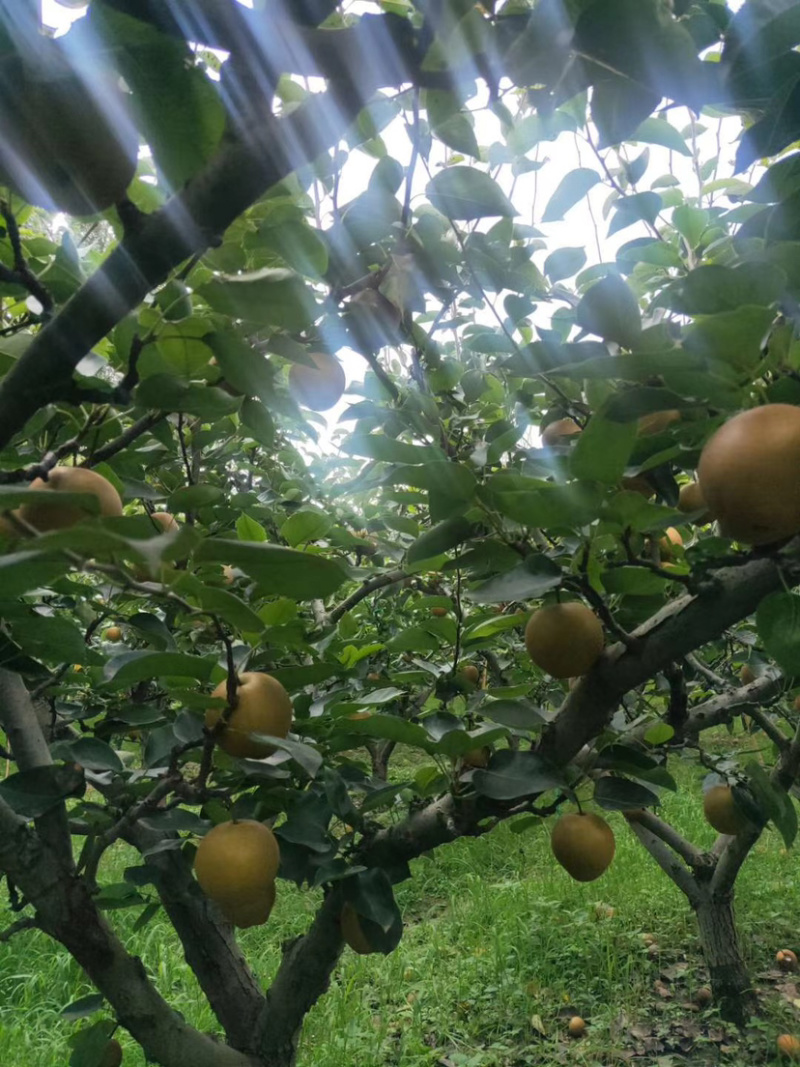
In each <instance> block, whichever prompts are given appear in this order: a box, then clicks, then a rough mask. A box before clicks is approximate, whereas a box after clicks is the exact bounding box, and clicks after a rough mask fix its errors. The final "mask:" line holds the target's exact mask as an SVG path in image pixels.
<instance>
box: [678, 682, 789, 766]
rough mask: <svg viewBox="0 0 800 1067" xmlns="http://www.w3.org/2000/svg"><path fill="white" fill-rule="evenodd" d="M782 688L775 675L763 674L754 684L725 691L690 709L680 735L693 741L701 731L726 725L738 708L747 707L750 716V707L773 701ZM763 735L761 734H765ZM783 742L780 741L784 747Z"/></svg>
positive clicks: (750, 683)
mask: <svg viewBox="0 0 800 1067" xmlns="http://www.w3.org/2000/svg"><path fill="white" fill-rule="evenodd" d="M782 687H783V678H782V677H781V675H780V673H779V672H778V671H774V670H769V671H765V672H764V674H763V675H762V676H761V677H760V678H756V680H755V681H754V682H749V683H748V684H747V685H743V686H740V687H739V688H738V689H728V690H726V691H725V692H724V693H721V694H720V695H719V696H715V697H712V698H711V699H710V700H706V701H704V702H703V703H702V704H698V705H697V706H696V707H694V708H692V710H691V712H690V714H689V717H688V719H687V720H686V726H685V728H684V733H685V734H686V736H687V737H690V738H696V737H697V735H698V734H699V733H700V732H701V731H703V730H708V729H709V727H711V726H719V725H720V723H724V722H729V721H730V719H731V718H732V717H733V715H734V714H735V713H736V712H737V711H738V710H739V709H740V708H744V707H750V708H751V712H750V714H753V710H752V707H753V706H754V705H758V704H762V703H764V702H765V701H768V700H771V699H773V698H774V697H776V696H777V695H778V694H779V693H780V691H781V689H782ZM767 732H768V731H767V730H765V733H767ZM781 737H783V735H781ZM786 740H787V739H786V738H783V741H784V743H786ZM778 747H780V745H779V746H778Z"/></svg>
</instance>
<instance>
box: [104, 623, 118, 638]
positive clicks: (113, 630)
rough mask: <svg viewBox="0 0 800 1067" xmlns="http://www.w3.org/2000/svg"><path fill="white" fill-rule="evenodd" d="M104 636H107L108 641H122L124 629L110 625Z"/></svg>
mask: <svg viewBox="0 0 800 1067" xmlns="http://www.w3.org/2000/svg"><path fill="white" fill-rule="evenodd" d="M103 637H105V639H106V641H121V640H122V630H120V628H119V626H109V628H108V629H107V630H106V632H105V633H104V634H103Z"/></svg>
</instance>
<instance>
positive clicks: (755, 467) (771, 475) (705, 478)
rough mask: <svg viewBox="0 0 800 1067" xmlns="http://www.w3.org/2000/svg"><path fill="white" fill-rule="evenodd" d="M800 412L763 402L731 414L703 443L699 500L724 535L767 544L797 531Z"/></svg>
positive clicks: (751, 542)
mask: <svg viewBox="0 0 800 1067" xmlns="http://www.w3.org/2000/svg"><path fill="white" fill-rule="evenodd" d="M799 466H800V408H798V407H794V406H793V405H791V404H765V405H764V406H763V407H759V408H753V409H751V410H750V411H743V412H741V413H740V414H738V415H734V417H733V418H732V419H729V420H728V421H727V422H726V423H724V424H723V425H722V426H721V427H720V428H719V429H718V430H717V432H716V433H715V434H714V435H713V436H712V437H711V438H710V439H709V440H708V441H707V442H706V445H705V447H704V448H703V451H702V454H701V456H700V462H699V464H698V467H697V474H698V480H699V482H700V487H701V492H702V494H703V497H704V499H705V501H706V503H707V505H708V507H709V509H710V511H711V512H712V514H713V515H714V516H715V518H716V520H717V522H718V523H719V526H720V530H721V531H722V533H723V534H725V536H726V537H730V538H733V539H735V540H737V541H741V542H743V543H744V544H748V545H765V544H770V543H772V542H773V541H780V540H782V539H783V538H786V537H791V536H792V535H793V534H796V533H797V532H798V530H800V479H798V477H797V470H798V467H799Z"/></svg>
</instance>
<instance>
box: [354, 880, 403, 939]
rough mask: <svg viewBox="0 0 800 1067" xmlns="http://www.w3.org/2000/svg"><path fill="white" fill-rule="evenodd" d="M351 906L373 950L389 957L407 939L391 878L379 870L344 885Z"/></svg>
mask: <svg viewBox="0 0 800 1067" xmlns="http://www.w3.org/2000/svg"><path fill="white" fill-rule="evenodd" d="M342 891H343V895H344V898H345V900H346V901H347V903H348V904H349V905H350V906H351V907H352V908H354V909H355V911H356V912H358V921H359V926H360V927H361V930H362V932H363V934H364V936H365V937H366V939H367V941H368V942H369V944H370V945H371V947H373V948H375V949H376V950H377V951H378V952H381V953H383V955H388V954H389V953H390V952H392V951H393V949H395V948H396V947H397V945H398V944H399V943H400V939H401V938H402V936H403V920H402V916H401V915H400V910H399V908H398V907H397V903H396V901H395V899H394V892H393V891H392V884H391V881H390V879H389V876H388V874H387V873H386V871H384V870H380V869H379V868H372V869H371V870H367V871H360V872H359V873H358V874H356V875H354V876H353V877H352V878H346V879H344V881H343V882H342Z"/></svg>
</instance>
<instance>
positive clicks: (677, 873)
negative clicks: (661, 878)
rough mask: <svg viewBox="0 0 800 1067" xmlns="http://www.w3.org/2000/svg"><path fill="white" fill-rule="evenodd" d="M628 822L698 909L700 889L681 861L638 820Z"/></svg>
mask: <svg viewBox="0 0 800 1067" xmlns="http://www.w3.org/2000/svg"><path fill="white" fill-rule="evenodd" d="M627 821H628V825H629V826H630V828H631V830H633V832H634V833H635V834H636V836H637V837H638V839H639V841H640V842H641V843H642V845H644V847H645V848H646V849H647V851H648V852H649V853H650V855H651V856H652V857H653V859H654V860H655V861H656V863H657V864H658V865H659V867H660V868H661V870H662V871H663V872H664V874H666V875H667V877H668V878H669V879H670V880H671V881H672V882H674V884H675V885H676V886H677V887H678V889H680V891H681V892H682V893H683V894H684V895H685V896H686V898H687V899H688V901H689V903H690V904H691V905H692V907H696V906H697V905H698V904H699V903H700V900H701V892H700V888H699V886H698V885H697V882H696V881H695V879H694V878H693V877H692V875H691V873H690V872H689V871H688V870H687V869H686V867H684V865H683V864H682V863H681V861H680V859H679V858H678V857H677V856H676V855H675V853H674V852H673V851H672V850H671V849H670V848H668V847H667V846H666V844H665V843H664V842H663V841H661V840H660V839H659V838H658V837H656V835H655V834H654V833H652V832H651V831H650V830H648V829H647V827H646V826H644V825H643V823H641V822H640V821H639V819H638V818H628V820H627Z"/></svg>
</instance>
